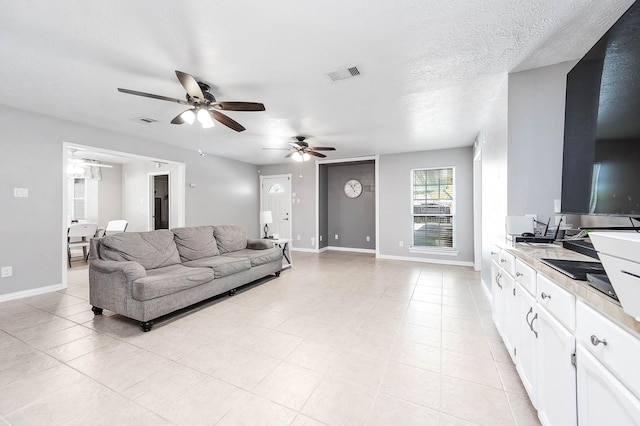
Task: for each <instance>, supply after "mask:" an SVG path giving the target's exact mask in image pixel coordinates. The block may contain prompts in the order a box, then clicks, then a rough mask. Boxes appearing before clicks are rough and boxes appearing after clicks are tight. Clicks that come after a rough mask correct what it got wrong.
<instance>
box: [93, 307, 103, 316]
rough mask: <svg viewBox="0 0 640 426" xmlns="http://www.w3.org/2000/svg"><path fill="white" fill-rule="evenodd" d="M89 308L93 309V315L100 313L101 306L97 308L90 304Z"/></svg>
mask: <svg viewBox="0 0 640 426" xmlns="http://www.w3.org/2000/svg"><path fill="white" fill-rule="evenodd" d="M91 310H92V311H93V314H94V315H102V308H97V307H95V306H92V307H91Z"/></svg>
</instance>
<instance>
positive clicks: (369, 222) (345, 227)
mask: <svg viewBox="0 0 640 426" xmlns="http://www.w3.org/2000/svg"><path fill="white" fill-rule="evenodd" d="M323 169H326V170H327V188H326V191H320V197H321V202H320V210H321V211H323V210H325V209H326V211H327V230H326V233H324V234H323V233H322V232H321V233H320V235H322V236H323V241H322V242H325V240H326V242H327V245H329V246H331V247H344V248H355V249H368V250H375V248H376V198H375V164H374V162H373V161H366V162H358V163H335V164H322V165H321V166H320V170H323ZM351 179H357V180H358V181H360V183H361V184H362V188H363V189H362V194H360V196H359V197H357V198H349V197H347V196H346V195H345V193H344V185H345V183H346V182H347V181H348V180H351ZM323 192H324V194H323ZM325 197H326V204H325V205H323V204H322V200H323V199H324V198H325ZM325 206H326V207H325ZM336 235H338V239H335V236H336ZM367 237H369V241H367Z"/></svg>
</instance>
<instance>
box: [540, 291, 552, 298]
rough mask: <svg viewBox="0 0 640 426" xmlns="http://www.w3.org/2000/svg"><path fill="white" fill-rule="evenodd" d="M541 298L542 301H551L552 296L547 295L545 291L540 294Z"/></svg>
mask: <svg viewBox="0 0 640 426" xmlns="http://www.w3.org/2000/svg"><path fill="white" fill-rule="evenodd" d="M540 297H542V299H551V295H550V294H547V293H545V292H544V291H543V292H542V293H540Z"/></svg>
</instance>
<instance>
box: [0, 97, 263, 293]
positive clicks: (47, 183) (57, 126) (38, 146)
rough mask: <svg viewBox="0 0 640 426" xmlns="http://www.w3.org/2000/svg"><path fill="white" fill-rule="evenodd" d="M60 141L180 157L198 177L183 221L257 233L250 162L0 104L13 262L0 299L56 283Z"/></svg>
mask: <svg viewBox="0 0 640 426" xmlns="http://www.w3.org/2000/svg"><path fill="white" fill-rule="evenodd" d="M154 125H165V124H162V123H156V124H154ZM166 125H169V124H166ZM222 130H224V129H222ZM221 137H224V136H221ZM63 142H70V143H76V144H81V145H89V146H95V147H100V148H104V149H109V150H114V151H121V152H128V153H132V154H137V155H144V156H149V157H153V158H161V159H163V158H164V159H168V160H173V161H178V162H182V163H185V164H186V182H194V183H197V184H198V185H197V187H196V188H189V187H187V188H186V194H185V196H186V200H185V205H186V221H185V223H186V225H202V224H224V223H234V224H242V225H244V226H246V227H247V231H248V232H249V233H250V234H251V233H253V234H257V233H258V209H259V197H258V182H257V177H256V176H257V167H256V166H254V165H250V164H246V163H241V162H238V161H232V160H228V159H224V158H220V157H213V156H205V157H201V156H199V155H198V153H197V152H194V151H188V150H185V149H181V148H178V147H175V146H170V145H166V144H162V143H159V142H156V141H151V140H146V139H141V138H136V137H132V136H128V135H124V134H120V133H116V132H110V131H106V130H102V129H99V128H97V127H91V126H85V125H80V124H77V123H72V122H69V121H65V120H59V119H56V118H53V117H49V116H45V115H41V114H36V113H32V112H26V111H22V110H18V109H15V108H10V107H7V106H2V105H0V148H1V149H2V155H1V156H0V215H1V218H2V220H0V266H13V276H12V277H10V278H2V279H1V280H0V300H2V299H3V298H4V299H6V298H10V297H15V296H16V295H18V296H19V295H26V294H28V293H29V292H38V291H42V289H43V288H49V289H51V288H55V287H61V286H62V279H63V278H62V277H63V267H65V268H66V266H65V263H64V262H65V257H64V256H63V243H64V242H63V227H66V223H65V222H66V218H65V219H64V220H63V217H62V211H63V208H62V204H63V202H64V200H63V199H62V197H63V191H62V185H63V182H64V181H65V178H66V177H65V173H66V164H65V166H64V167H63V149H62V144H63ZM13 188H28V189H29V198H14V197H13ZM36 262H37V263H36ZM12 293H14V294H13V295H11V296H8V295H10V294H12ZM3 295H5V296H4V297H3Z"/></svg>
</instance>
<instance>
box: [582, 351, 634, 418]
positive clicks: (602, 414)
mask: <svg viewBox="0 0 640 426" xmlns="http://www.w3.org/2000/svg"><path fill="white" fill-rule="evenodd" d="M576 355H577V364H578V369H577V382H578V401H577V403H578V424H579V425H580V426H602V425H615V426H627V425H628V426H633V425H635V426H637V425H638V424H640V400H638V398H636V397H635V396H634V395H633V394H632V393H631V392H630V391H629V389H628V388H627V387H625V386H624V385H623V384H622V383H621V382H620V381H619V380H618V379H617V378H616V377H614V376H613V375H612V374H611V372H610V371H609V370H608V369H607V368H606V367H605V366H604V365H603V364H602V363H600V361H598V360H597V359H596V358H595V357H594V356H593V355H591V353H590V352H589V351H588V350H587V349H585V348H584V346H582V344H581V343H578V344H577V347H576Z"/></svg>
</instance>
